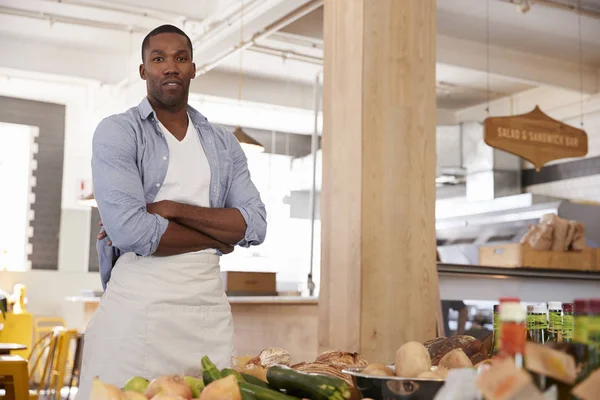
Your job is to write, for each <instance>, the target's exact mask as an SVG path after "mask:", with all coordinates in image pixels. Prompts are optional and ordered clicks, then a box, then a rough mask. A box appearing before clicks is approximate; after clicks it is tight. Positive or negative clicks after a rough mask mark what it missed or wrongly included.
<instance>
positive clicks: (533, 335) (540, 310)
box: [528, 303, 548, 344]
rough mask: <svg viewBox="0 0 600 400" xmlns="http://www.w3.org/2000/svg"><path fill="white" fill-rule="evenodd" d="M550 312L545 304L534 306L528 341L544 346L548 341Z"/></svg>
mask: <svg viewBox="0 0 600 400" xmlns="http://www.w3.org/2000/svg"><path fill="white" fill-rule="evenodd" d="M547 313H548V310H547V309H546V304H545V303H538V304H536V305H535V306H533V314H532V315H531V327H530V328H529V333H528V339H529V340H530V341H532V342H535V343H540V344H544V343H546V341H547V340H548V319H547Z"/></svg>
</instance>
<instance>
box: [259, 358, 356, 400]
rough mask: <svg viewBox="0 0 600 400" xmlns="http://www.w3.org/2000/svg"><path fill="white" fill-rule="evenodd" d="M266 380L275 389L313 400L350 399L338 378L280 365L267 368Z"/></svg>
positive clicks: (343, 383) (349, 394)
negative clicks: (298, 394)
mask: <svg viewBox="0 0 600 400" xmlns="http://www.w3.org/2000/svg"><path fill="white" fill-rule="evenodd" d="M267 380H268V381H269V385H271V386H272V387H274V388H276V389H279V390H285V391H286V392H287V391H289V392H291V393H302V394H303V396H306V397H307V398H310V399H313V400H344V399H349V398H350V397H351V393H350V388H349V387H348V384H347V383H346V382H344V381H343V380H341V379H339V378H336V377H334V376H329V375H318V374H308V373H305V372H300V371H296V370H294V369H292V368H290V367H286V366H282V365H275V366H273V367H271V368H269V370H268V371H267Z"/></svg>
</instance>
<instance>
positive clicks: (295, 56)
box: [248, 44, 323, 65]
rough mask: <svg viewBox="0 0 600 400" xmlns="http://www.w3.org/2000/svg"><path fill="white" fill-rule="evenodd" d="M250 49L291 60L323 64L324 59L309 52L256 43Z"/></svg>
mask: <svg viewBox="0 0 600 400" xmlns="http://www.w3.org/2000/svg"><path fill="white" fill-rule="evenodd" d="M248 50H250V51H255V52H257V53H263V54H269V55H272V56H278V57H281V58H287V59H291V60H298V61H302V62H305V63H309V64H315V65H323V59H322V58H321V57H315V56H310V55H308V54H301V53H296V52H295V51H288V50H281V49H276V48H273V47H269V46H264V45H260V44H255V45H253V46H252V47H249V48H248Z"/></svg>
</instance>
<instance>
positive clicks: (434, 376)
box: [417, 371, 440, 379]
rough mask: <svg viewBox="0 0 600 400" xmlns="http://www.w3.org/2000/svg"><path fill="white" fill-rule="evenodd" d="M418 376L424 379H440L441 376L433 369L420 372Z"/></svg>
mask: <svg viewBox="0 0 600 400" xmlns="http://www.w3.org/2000/svg"><path fill="white" fill-rule="evenodd" d="M417 378H422V379H440V376H439V375H437V374H436V373H435V372H433V371H425V372H422V373H420V374H419V376H417Z"/></svg>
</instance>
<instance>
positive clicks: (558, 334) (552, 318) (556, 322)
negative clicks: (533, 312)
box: [546, 301, 563, 343]
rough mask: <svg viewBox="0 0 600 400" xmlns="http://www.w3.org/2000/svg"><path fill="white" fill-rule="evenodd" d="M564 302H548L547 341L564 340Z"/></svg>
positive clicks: (557, 341)
mask: <svg viewBox="0 0 600 400" xmlns="http://www.w3.org/2000/svg"><path fill="white" fill-rule="evenodd" d="M562 327H563V316H562V303H561V302H560V301H550V302H548V338H547V341H546V343H560V342H562Z"/></svg>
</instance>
